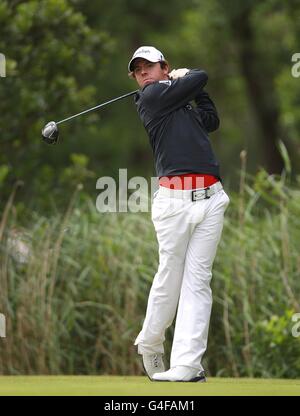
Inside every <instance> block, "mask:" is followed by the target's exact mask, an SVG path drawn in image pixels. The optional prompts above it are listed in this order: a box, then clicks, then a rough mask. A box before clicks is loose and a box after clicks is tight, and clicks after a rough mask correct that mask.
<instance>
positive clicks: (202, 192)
mask: <svg viewBox="0 0 300 416" xmlns="http://www.w3.org/2000/svg"><path fill="white" fill-rule="evenodd" d="M128 71H129V76H130V77H132V78H134V79H135V80H136V82H137V83H138V85H139V87H140V90H139V91H138V92H137V94H136V96H135V102H136V106H137V111H138V113H139V116H140V118H141V120H142V122H143V124H144V126H145V128H146V131H147V133H148V135H149V139H150V144H151V147H152V150H153V154H154V160H155V167H156V173H157V176H158V177H159V189H158V191H157V192H156V193H155V195H154V199H153V203H152V221H153V224H154V227H155V231H156V235H157V240H158V244H159V267H158V271H157V273H156V275H155V277H154V280H153V284H152V287H151V290H150V294H149V299H148V305H147V312H146V317H145V320H144V323H143V327H142V330H141V332H140V333H139V334H138V336H137V338H136V340H135V343H134V344H135V345H137V346H138V353H139V354H141V355H142V357H143V365H144V368H145V371H146V373H147V374H148V376H149V378H150V379H151V380H156V381H185V382H189V381H194V382H197V381H198V382H203V381H206V378H205V373H204V369H203V367H202V364H201V362H202V357H203V354H204V352H205V350H206V347H207V337H208V329H209V320H210V314H211V306H212V293H211V288H210V281H211V277H212V265H213V261H214V258H215V255H216V251H217V246H218V243H219V241H220V238H221V233H222V228H223V219H224V212H225V210H226V208H227V206H228V204H229V198H228V196H227V194H226V192H225V191H224V190H223V187H222V183H221V177H220V172H219V164H218V162H217V160H216V158H215V156H214V153H213V151H212V148H211V145H210V141H209V138H208V133H209V132H212V131H214V130H216V129H217V128H218V127H219V118H218V115H217V111H216V108H215V106H214V104H213V102H212V100H211V99H210V97H209V95H208V94H207V92H206V91H204V87H205V85H206V84H207V79H208V78H207V74H206V73H205V72H204V71H203V70H200V69H191V70H190V69H187V68H183V69H177V70H173V71H171V72H169V65H168V62H167V61H166V60H165V58H164V56H163V54H162V53H161V52H160V51H159V50H157V49H156V48H154V47H152V46H142V47H140V48H139V49H137V50H136V51H135V53H134V54H133V56H132V58H131V60H130V62H129V65H128ZM192 102H194V103H195V104H194V105H193V104H192ZM176 309H177V317H176V325H175V332H174V338H173V344H172V351H171V357H170V369H169V370H168V371H165V367H164V362H163V353H164V346H163V343H164V340H165V331H166V329H167V328H168V327H169V326H170V325H171V324H172V322H173V320H174V318H175V314H176Z"/></svg>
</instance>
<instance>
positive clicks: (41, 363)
mask: <svg viewBox="0 0 300 416" xmlns="http://www.w3.org/2000/svg"><path fill="white" fill-rule="evenodd" d="M16 191H17V190H16V189H14V190H13V192H12V195H11V198H10V199H9V201H8V202H7V204H6V208H5V210H4V212H3V213H2V218H1V223H0V256H1V258H0V312H1V313H4V314H5V315H6V320H7V328H6V333H7V336H6V338H0V373H1V374H141V373H142V368H141V363H140V358H139V356H138V355H137V353H136V350H135V348H134V347H133V345H132V343H133V341H134V339H135V337H136V335H137V334H138V332H139V330H140V327H141V325H142V321H143V318H144V314H145V309H146V302H147V296H148V292H149V289H150V285H151V282H152V279H153V276H154V274H155V272H156V269H157V266H158V253H157V241H156V238H155V232H154V229H153V225H152V223H151V219H150V214H149V213H139V214H134V213H122V214H121V213H119V214H118V213H115V214H112V213H110V214H100V213H98V212H97V210H96V208H95V201H94V200H92V199H89V198H86V197H85V198H80V195H81V193H82V191H81V190H80V189H77V190H76V192H75V193H74V195H73V197H72V199H71V201H70V204H69V207H68V209H67V211H66V212H65V213H64V215H59V214H57V213H56V214H55V215H53V217H51V218H49V217H43V216H41V215H38V214H37V213H34V212H33V213H31V214H29V213H27V215H28V216H29V219H28V221H27V223H28V224H29V225H27V226H26V227H25V228H24V224H22V221H20V219H19V218H18V212H17V210H16V209H15V207H14V194H15V192H16ZM229 194H230V197H231V204H230V205H229V207H228V209H227V212H226V219H225V224H224V230H223V236H222V240H221V243H220V246H219V250H218V253H217V257H216V261H215V264H214V270H213V280H212V289H213V294H214V305H213V311H212V318H211V327H210V334H209V344H208V351H207V353H206V356H205V367H206V368H207V370H208V372H209V373H210V374H212V375H219V376H257V377H259V376H263V377H299V374H300V358H299V357H300V337H299V338H296V337H293V336H292V332H291V328H292V325H293V324H294V323H293V322H292V320H291V317H292V315H293V314H294V313H296V312H300V305H299V299H300V296H299V294H300V279H299V277H300V257H299V245H300V191H299V189H298V187H295V186H293V187H292V186H291V185H289V181H288V179H287V178H286V177H285V176H284V175H282V176H280V177H276V176H269V175H267V174H266V173H265V172H264V171H263V170H262V171H260V172H259V173H258V174H257V175H256V176H255V177H254V178H252V177H248V176H247V174H246V170H245V167H243V169H242V171H241V183H240V191H239V192H238V193H236V194H235V193H230V192H229ZM171 336H172V328H170V330H169V332H168V336H167V342H166V351H167V353H169V351H170V345H171V344H170V341H171Z"/></svg>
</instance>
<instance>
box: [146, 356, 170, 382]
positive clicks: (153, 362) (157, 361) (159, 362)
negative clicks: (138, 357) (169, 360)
mask: <svg viewBox="0 0 300 416" xmlns="http://www.w3.org/2000/svg"><path fill="white" fill-rule="evenodd" d="M143 365H144V370H145V372H146V373H147V375H148V377H149V378H150V380H152V376H153V374H154V373H160V372H163V371H165V365H164V362H163V355H162V354H159V353H155V354H143Z"/></svg>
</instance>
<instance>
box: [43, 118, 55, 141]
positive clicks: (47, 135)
mask: <svg viewBox="0 0 300 416" xmlns="http://www.w3.org/2000/svg"><path fill="white" fill-rule="evenodd" d="M42 137H43V140H44V141H45V142H46V143H48V144H56V143H57V142H58V137H59V133H58V127H57V124H56V123H55V121H50V122H49V123H47V124H46V125H45V127H44V128H43V130H42Z"/></svg>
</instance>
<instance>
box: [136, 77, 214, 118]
mask: <svg viewBox="0 0 300 416" xmlns="http://www.w3.org/2000/svg"><path fill="white" fill-rule="evenodd" d="M207 80H208V77H207V74H206V72H205V71H202V70H199V69H193V70H190V71H189V72H188V73H187V74H186V75H184V76H183V77H181V78H177V79H175V80H173V81H159V82H155V83H153V84H149V85H147V86H146V87H145V88H144V90H143V105H144V106H145V108H146V109H148V110H150V111H151V112H153V113H159V112H161V113H168V112H172V111H174V110H176V109H178V108H180V107H183V106H185V105H186V104H188V103H189V101H192V100H194V99H195V98H196V96H197V94H199V93H200V92H201V91H202V88H203V87H204V86H205V85H206V83H207Z"/></svg>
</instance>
